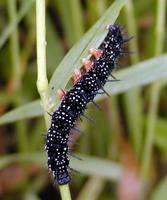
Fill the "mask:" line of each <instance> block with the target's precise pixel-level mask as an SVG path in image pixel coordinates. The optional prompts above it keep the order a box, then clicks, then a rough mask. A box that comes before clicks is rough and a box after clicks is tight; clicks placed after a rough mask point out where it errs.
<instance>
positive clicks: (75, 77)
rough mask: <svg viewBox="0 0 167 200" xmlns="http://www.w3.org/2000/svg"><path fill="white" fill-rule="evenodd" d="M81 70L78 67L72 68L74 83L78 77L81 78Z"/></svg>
mask: <svg viewBox="0 0 167 200" xmlns="http://www.w3.org/2000/svg"><path fill="white" fill-rule="evenodd" d="M81 76H82V75H81V72H80V70H79V69H75V70H74V76H73V79H74V84H75V83H77V82H78V81H79V80H80V79H81Z"/></svg>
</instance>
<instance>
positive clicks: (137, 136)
mask: <svg viewBox="0 0 167 200" xmlns="http://www.w3.org/2000/svg"><path fill="white" fill-rule="evenodd" d="M125 13H126V23H127V28H128V33H129V35H130V36H131V35H132V36H133V35H134V34H135V37H134V38H133V40H132V41H130V42H129V49H130V51H132V52H135V53H134V54H131V55H130V59H131V63H132V64H135V63H137V62H138V61H139V51H138V44H137V27H136V22H135V16H134V9H133V3H132V0H128V2H127V4H126V6H125ZM140 93H141V92H140V88H136V89H133V90H131V91H129V92H127V93H125V95H124V102H125V110H126V119H127V124H128V129H129V133H130V138H131V141H132V143H133V147H134V149H135V152H136V154H137V156H138V158H139V156H140V149H141V141H142V134H141V133H142V100H141V97H140ZM132 105H133V108H132Z"/></svg>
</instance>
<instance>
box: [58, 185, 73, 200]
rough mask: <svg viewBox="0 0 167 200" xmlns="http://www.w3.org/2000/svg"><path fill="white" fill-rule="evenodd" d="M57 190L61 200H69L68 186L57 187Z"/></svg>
mask: <svg viewBox="0 0 167 200" xmlns="http://www.w3.org/2000/svg"><path fill="white" fill-rule="evenodd" d="M59 189H60V194H61V199H62V200H71V194H70V189H69V185H68V184H66V185H61V186H59Z"/></svg>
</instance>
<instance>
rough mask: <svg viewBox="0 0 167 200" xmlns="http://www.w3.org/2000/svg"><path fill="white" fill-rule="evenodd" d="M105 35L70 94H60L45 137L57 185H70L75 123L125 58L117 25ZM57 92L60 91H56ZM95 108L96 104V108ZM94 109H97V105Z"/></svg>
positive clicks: (77, 74) (92, 52)
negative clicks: (58, 104) (70, 161)
mask: <svg viewBox="0 0 167 200" xmlns="http://www.w3.org/2000/svg"><path fill="white" fill-rule="evenodd" d="M107 29H108V33H107V36H106V37H105V39H104V41H103V42H102V44H101V45H100V47H99V48H98V49H93V48H92V49H91V50H90V53H91V55H92V56H91V58H90V59H89V60H86V59H84V60H83V64H84V68H85V72H84V73H83V74H82V75H81V72H80V71H78V70H76V72H75V82H74V86H73V88H72V89H71V90H69V91H67V92H66V93H65V92H63V91H61V96H62V102H61V104H60V106H59V108H58V109H57V110H56V111H55V112H53V114H52V119H51V126H50V128H49V130H48V133H47V139H46V145H45V149H46V151H47V154H48V167H49V169H50V170H51V171H52V173H53V176H54V178H55V181H56V182H57V183H58V184H59V185H63V184H67V183H68V182H70V180H71V177H70V175H69V169H70V167H69V158H68V154H69V147H68V140H69V134H70V130H71V129H72V128H74V125H75V121H76V120H77V119H78V118H79V117H80V116H81V115H83V116H84V110H85V109H86V106H87V104H88V103H89V102H93V103H94V104H95V102H94V101H93V99H94V97H95V96H96V95H97V94H98V93H99V92H98V91H99V90H100V89H101V90H102V92H103V93H106V94H107V92H106V91H105V90H104V89H103V86H104V84H105V83H106V82H107V80H108V77H109V76H110V75H111V76H112V74H111V72H112V70H113V69H114V68H116V66H117V65H116V64H117V62H118V59H119V58H120V57H121V56H122V55H124V53H125V52H124V51H123V49H124V43H125V42H126V41H128V40H125V39H124V38H123V34H122V32H121V28H120V27H119V26H118V25H109V26H108V27H107ZM59 92H60V91H59ZM95 105H96V104H95ZM96 106H97V105H96Z"/></svg>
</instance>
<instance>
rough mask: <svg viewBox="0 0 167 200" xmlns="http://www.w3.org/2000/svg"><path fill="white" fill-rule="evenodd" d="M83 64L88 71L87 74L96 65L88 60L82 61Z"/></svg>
mask: <svg viewBox="0 0 167 200" xmlns="http://www.w3.org/2000/svg"><path fill="white" fill-rule="evenodd" d="M82 63H83V65H84V67H85V69H86V72H88V71H89V70H90V69H91V68H92V67H93V66H94V63H93V62H92V61H91V60H88V59H86V58H83V59H82Z"/></svg>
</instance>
